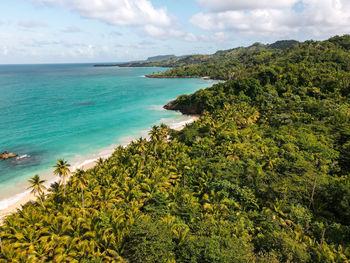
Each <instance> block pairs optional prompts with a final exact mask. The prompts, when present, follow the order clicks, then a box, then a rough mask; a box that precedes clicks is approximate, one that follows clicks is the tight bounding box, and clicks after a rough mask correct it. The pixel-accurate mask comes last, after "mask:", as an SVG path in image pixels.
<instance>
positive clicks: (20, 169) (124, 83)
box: [0, 64, 213, 209]
mask: <svg viewBox="0 0 350 263" xmlns="http://www.w3.org/2000/svg"><path fill="white" fill-rule="evenodd" d="M162 70H164V69H160V68H118V67H107V68H100V67H98V68H95V67H92V65H90V64H66V65H2V66H0V151H1V152H2V151H4V150H7V151H11V152H16V153H18V154H20V156H22V157H23V158H21V159H9V160H6V161H1V162H0V202H1V200H2V201H4V199H6V198H8V197H9V196H12V195H15V194H18V193H20V192H23V191H24V189H25V187H26V182H27V180H28V178H29V177H31V176H33V175H34V174H35V173H39V174H40V175H42V176H43V177H47V178H48V177H49V176H50V174H51V172H52V166H53V164H54V163H55V161H56V160H57V158H64V159H66V160H68V161H69V162H70V163H71V164H74V163H77V162H78V161H80V162H81V161H82V160H84V159H89V158H91V157H92V156H96V154H98V153H102V152H103V149H107V148H108V147H109V148H111V147H112V148H113V147H114V146H115V145H117V144H120V143H123V141H125V138H131V137H132V138H135V137H138V136H140V135H143V134H144V132H145V130H147V129H148V128H149V127H150V126H152V125H153V124H159V123H161V122H165V123H167V122H168V123H169V122H172V121H173V122H174V120H178V118H179V117H181V116H179V114H178V113H175V112H172V111H166V110H163V109H162V105H164V104H166V103H167V102H168V101H170V100H172V99H174V98H176V97H177V96H178V95H180V94H188V93H192V92H194V91H196V90H198V89H200V88H205V87H208V86H210V85H212V84H213V82H211V81H206V80H201V79H149V78H145V77H143V76H144V75H145V74H149V73H152V72H155V71H162ZM106 147H107V148H106ZM2 206H4V202H3V203H2ZM1 208H3V207H1V205H0V209H1Z"/></svg>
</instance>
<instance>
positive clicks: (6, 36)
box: [0, 0, 350, 64]
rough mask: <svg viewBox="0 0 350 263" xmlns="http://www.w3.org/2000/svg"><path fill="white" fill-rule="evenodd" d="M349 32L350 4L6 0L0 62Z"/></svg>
mask: <svg viewBox="0 0 350 263" xmlns="http://www.w3.org/2000/svg"><path fill="white" fill-rule="evenodd" d="M349 32H350V1H348V0H259V1H257V0H244V1H242V0H1V1H0V64H9V63H15V64H19V63H71V62H114V61H129V60H137V59H145V58H147V57H149V56H155V55H161V54H175V55H185V54H196V53H213V52H215V51H216V50H219V49H228V48H233V47H237V46H242V45H243V46H246V45H250V44H252V43H254V42H257V41H259V42H262V43H272V42H274V41H276V40H281V39H297V40H306V39H326V38H328V37H330V36H333V35H336V34H340V35H341V34H346V33H349Z"/></svg>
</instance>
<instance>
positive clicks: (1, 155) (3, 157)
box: [0, 151, 18, 161]
mask: <svg viewBox="0 0 350 263" xmlns="http://www.w3.org/2000/svg"><path fill="white" fill-rule="evenodd" d="M17 156H18V154H17V153H11V152H7V151H4V152H3V153H0V161H2V160H7V159H10V158H14V157H17Z"/></svg>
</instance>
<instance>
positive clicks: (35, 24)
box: [17, 20, 47, 28]
mask: <svg viewBox="0 0 350 263" xmlns="http://www.w3.org/2000/svg"><path fill="white" fill-rule="evenodd" d="M17 25H19V26H21V27H25V28H36V27H46V26H47V24H45V23H44V22H41V21H37V20H22V21H19V22H18V23H17Z"/></svg>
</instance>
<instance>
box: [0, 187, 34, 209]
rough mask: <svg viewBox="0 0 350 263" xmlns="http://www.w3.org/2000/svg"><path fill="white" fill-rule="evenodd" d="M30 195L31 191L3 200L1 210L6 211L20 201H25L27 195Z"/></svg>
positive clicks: (0, 203) (0, 202) (0, 205)
mask: <svg viewBox="0 0 350 263" xmlns="http://www.w3.org/2000/svg"><path fill="white" fill-rule="evenodd" d="M29 193H30V190H27V191H25V192H22V193H19V194H16V195H15V196H12V197H9V198H6V199H3V200H1V201H0V210H3V209H6V208H8V207H9V206H11V205H13V204H15V203H17V202H18V201H20V200H21V199H23V198H24V197H25V196H26V195H28V194H29Z"/></svg>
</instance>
